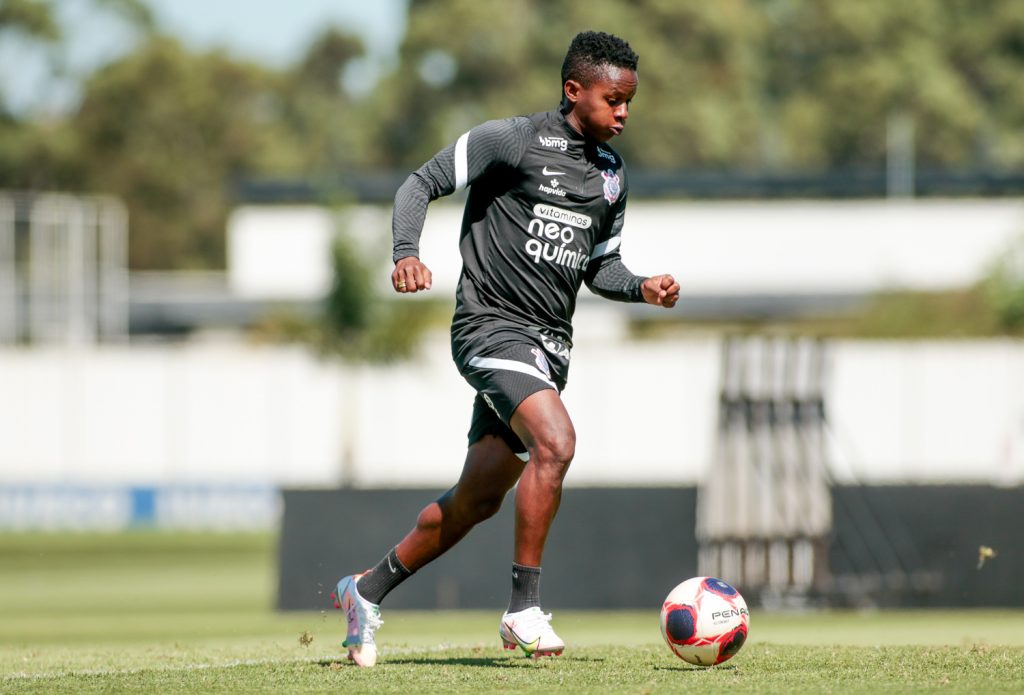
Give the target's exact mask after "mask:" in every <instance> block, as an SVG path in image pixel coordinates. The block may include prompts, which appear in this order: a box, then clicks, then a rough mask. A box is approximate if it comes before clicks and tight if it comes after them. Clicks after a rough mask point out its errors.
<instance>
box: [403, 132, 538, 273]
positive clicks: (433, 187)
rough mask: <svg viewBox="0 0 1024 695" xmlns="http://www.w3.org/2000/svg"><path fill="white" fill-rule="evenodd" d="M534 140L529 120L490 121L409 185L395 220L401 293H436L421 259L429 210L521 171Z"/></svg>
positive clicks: (445, 151)
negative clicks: (479, 183)
mask: <svg viewBox="0 0 1024 695" xmlns="http://www.w3.org/2000/svg"><path fill="white" fill-rule="evenodd" d="M532 136H533V126H532V125H531V123H530V121H529V120H527V119H526V118H521V117H517V118H508V119H504V120H500V121H488V122H487V123H483V124H481V125H478V126H477V127H475V128H473V129H472V130H470V131H468V132H466V133H463V135H462V136H461V137H460V138H459V139H458V140H457V141H455V142H454V143H452V144H451V145H448V146H447V147H445V148H444V149H443V150H441V151H440V152H438V153H437V154H436V155H434V156H433V157H432V158H431V159H430V161H428V162H427V163H426V164H424V165H423V166H421V167H420V168H419V169H417V170H416V171H414V172H413V173H412V174H411V175H410V176H409V178H407V179H406V180H405V183H403V184H402V186H401V187H400V188H399V189H398V193H396V194H395V211H394V215H393V216H392V218H391V234H392V237H393V240H394V250H393V252H392V259H393V260H394V262H395V269H394V271H393V272H392V273H391V283H392V285H393V286H394V288H395V290H396V291H397V292H416V291H418V290H428V289H430V283H431V274H430V269H429V268H427V266H426V265H424V264H423V263H422V262H421V261H420V259H419V255H420V250H419V241H420V234H421V233H422V231H423V222H424V220H425V219H426V217H427V205H428V204H430V203H431V202H432V201H434V200H437V199H438V198H441V197H443V196H446V195H451V194H452V193H455V192H456V191H459V190H461V189H463V188H465V187H466V186H468V185H470V184H472V183H473V182H474V181H475V180H477V179H478V178H480V177H481V176H483V175H484V174H486V173H487V172H488V171H489V170H491V169H492V168H494V167H497V166H503V165H505V166H513V167H514V166H517V165H518V164H519V160H520V159H522V156H523V153H524V152H526V147H527V145H528V143H529V140H530V138H531V137H532Z"/></svg>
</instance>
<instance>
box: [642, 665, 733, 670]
mask: <svg viewBox="0 0 1024 695" xmlns="http://www.w3.org/2000/svg"><path fill="white" fill-rule="evenodd" d="M654 670H655V671H735V670H736V665H735V664H729V665H728V666H695V665H694V666H691V665H689V664H687V665H685V666H684V665H683V664H680V665H678V666H655V667H654Z"/></svg>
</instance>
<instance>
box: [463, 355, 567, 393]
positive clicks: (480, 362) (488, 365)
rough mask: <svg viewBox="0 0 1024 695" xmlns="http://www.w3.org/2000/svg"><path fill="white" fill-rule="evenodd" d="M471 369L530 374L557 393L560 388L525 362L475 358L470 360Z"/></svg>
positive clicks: (495, 358)
mask: <svg viewBox="0 0 1024 695" xmlns="http://www.w3.org/2000/svg"><path fill="white" fill-rule="evenodd" d="M469 366H470V367H476V368H478V369H504V370H506V371H509V372H519V373H520V374H529V375H530V376H533V377H537V378H538V379H540V380H541V381H543V382H544V383H545V384H547V385H548V386H550V387H551V388H553V389H554V390H555V391H557V390H558V387H557V386H555V382H553V381H551V379H549V378H547V377H546V376H545V375H544V372H542V371H541V370H539V369H537V368H536V367H533V366H531V365H528V364H525V363H523V362H517V361H515V360H503V359H499V358H497V357H473V358H471V359H470V360H469Z"/></svg>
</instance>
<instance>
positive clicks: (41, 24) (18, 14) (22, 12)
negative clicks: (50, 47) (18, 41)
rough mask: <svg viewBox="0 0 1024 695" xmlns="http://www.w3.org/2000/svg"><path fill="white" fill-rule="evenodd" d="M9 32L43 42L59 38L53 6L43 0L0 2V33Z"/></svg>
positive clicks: (8, 0) (2, 0)
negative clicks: (18, 33)
mask: <svg viewBox="0 0 1024 695" xmlns="http://www.w3.org/2000/svg"><path fill="white" fill-rule="evenodd" d="M10 30H14V31H19V32H22V33H24V34H26V35H28V36H31V37H34V38H37V39H42V40H44V41H56V40H57V39H58V38H60V29H59V28H58V27H57V23H56V22H55V21H54V17H53V6H52V5H51V4H50V3H48V2H45V1H44V0H0V32H4V31H10Z"/></svg>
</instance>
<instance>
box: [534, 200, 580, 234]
mask: <svg viewBox="0 0 1024 695" xmlns="http://www.w3.org/2000/svg"><path fill="white" fill-rule="evenodd" d="M533 214H534V215H536V216H537V217H543V218H544V219H546V220H554V221H555V222H563V223H565V224H571V225H572V226H573V227H579V228H580V229H590V225H591V224H592V223H593V220H592V219H591V218H590V215H584V214H583V213H582V212H573V211H572V210H566V209H565V208H560V207H556V206H554V205H547V204H546V203H537V204H536V205H534V206H533Z"/></svg>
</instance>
